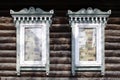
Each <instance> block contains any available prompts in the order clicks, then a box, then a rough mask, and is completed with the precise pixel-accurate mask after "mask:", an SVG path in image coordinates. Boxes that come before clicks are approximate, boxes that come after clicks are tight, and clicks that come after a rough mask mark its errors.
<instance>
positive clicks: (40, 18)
mask: <svg viewBox="0 0 120 80" xmlns="http://www.w3.org/2000/svg"><path fill="white" fill-rule="evenodd" d="M53 13H54V12H53V10H50V11H49V12H45V11H43V10H42V9H40V8H36V9H35V8H33V7H30V8H29V9H26V8H24V9H22V10H21V11H19V12H14V11H13V10H10V14H11V15H12V17H13V18H14V23H15V27H16V35H17V45H16V47H17V54H16V55H17V58H16V62H17V65H16V70H17V75H20V72H21V71H38V70H40V71H46V74H47V75H48V74H49V27H50V25H51V22H52V21H51V17H52V15H53Z"/></svg>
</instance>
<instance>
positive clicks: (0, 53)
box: [0, 50, 16, 57]
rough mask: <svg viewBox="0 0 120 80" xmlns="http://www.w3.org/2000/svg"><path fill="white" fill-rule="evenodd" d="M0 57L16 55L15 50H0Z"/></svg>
mask: <svg viewBox="0 0 120 80" xmlns="http://www.w3.org/2000/svg"><path fill="white" fill-rule="evenodd" d="M0 57H16V51H15V50H0Z"/></svg>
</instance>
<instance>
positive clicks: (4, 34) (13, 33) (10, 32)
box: [0, 30, 16, 37]
mask: <svg viewBox="0 0 120 80" xmlns="http://www.w3.org/2000/svg"><path fill="white" fill-rule="evenodd" d="M15 36H16V31H15V30H0V37H15Z"/></svg>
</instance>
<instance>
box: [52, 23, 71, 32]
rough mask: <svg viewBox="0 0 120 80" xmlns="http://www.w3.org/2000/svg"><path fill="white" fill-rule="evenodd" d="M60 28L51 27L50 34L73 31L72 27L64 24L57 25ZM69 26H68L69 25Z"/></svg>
mask: <svg viewBox="0 0 120 80" xmlns="http://www.w3.org/2000/svg"><path fill="white" fill-rule="evenodd" d="M57 25H60V26H55V24H54V26H51V27H50V32H70V31H71V27H70V26H64V25H63V24H62V25H61V24H57ZM67 25H68V24H67Z"/></svg>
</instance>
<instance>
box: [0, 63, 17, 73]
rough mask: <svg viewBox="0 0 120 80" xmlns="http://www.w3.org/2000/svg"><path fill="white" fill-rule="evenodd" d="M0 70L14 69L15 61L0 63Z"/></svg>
mask: <svg viewBox="0 0 120 80" xmlns="http://www.w3.org/2000/svg"><path fill="white" fill-rule="evenodd" d="M0 70H8V71H16V63H0Z"/></svg>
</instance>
